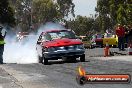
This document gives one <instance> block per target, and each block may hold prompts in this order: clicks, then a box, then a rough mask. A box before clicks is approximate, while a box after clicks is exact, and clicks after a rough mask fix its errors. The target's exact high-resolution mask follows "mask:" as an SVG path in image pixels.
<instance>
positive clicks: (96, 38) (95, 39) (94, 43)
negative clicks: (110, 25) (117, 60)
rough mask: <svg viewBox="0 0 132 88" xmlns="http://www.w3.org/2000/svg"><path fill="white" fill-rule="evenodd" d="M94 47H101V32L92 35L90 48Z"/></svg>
mask: <svg viewBox="0 0 132 88" xmlns="http://www.w3.org/2000/svg"><path fill="white" fill-rule="evenodd" d="M95 47H103V35H102V34H95V35H93V36H92V39H91V48H95Z"/></svg>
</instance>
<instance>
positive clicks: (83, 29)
mask: <svg viewBox="0 0 132 88" xmlns="http://www.w3.org/2000/svg"><path fill="white" fill-rule="evenodd" d="M97 24H98V23H97V22H95V20H94V18H90V17H86V16H80V15H78V16H77V17H76V18H75V19H73V20H70V21H68V26H69V28H70V29H72V30H74V31H75V33H76V34H77V35H90V34H92V32H94V31H95V30H97V29H98V26H97Z"/></svg>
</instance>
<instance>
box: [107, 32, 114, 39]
mask: <svg viewBox="0 0 132 88" xmlns="http://www.w3.org/2000/svg"><path fill="white" fill-rule="evenodd" d="M111 37H113V35H112V34H108V33H106V34H105V38H111Z"/></svg>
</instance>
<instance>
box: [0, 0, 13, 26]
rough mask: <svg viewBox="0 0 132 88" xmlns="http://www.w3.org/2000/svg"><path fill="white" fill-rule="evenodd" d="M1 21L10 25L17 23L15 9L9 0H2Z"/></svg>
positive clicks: (0, 5)
mask: <svg viewBox="0 0 132 88" xmlns="http://www.w3.org/2000/svg"><path fill="white" fill-rule="evenodd" d="M0 23H2V24H7V25H10V26H14V25H15V17H14V9H13V8H12V7H11V6H10V4H9V1H8V0H1V1H0Z"/></svg>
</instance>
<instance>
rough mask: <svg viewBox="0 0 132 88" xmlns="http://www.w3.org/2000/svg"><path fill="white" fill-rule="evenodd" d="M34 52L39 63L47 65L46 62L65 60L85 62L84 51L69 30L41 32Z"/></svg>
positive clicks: (79, 41)
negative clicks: (77, 59) (78, 59)
mask: <svg viewBox="0 0 132 88" xmlns="http://www.w3.org/2000/svg"><path fill="white" fill-rule="evenodd" d="M36 50H37V53H38V59H39V63H44V64H48V60H58V59H66V60H71V61H76V58H79V57H80V61H81V62H84V61H85V54H84V52H85V49H84V46H83V43H82V41H81V40H80V39H77V38H76V36H75V34H74V32H73V31H71V30H51V31H46V32H42V33H41V35H40V36H39V39H38V41H37V46H36Z"/></svg>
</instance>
